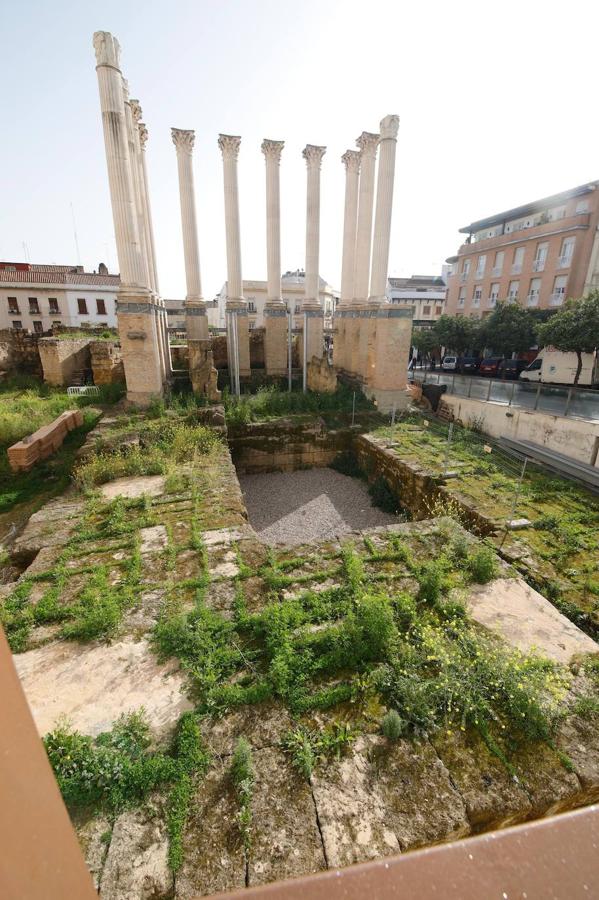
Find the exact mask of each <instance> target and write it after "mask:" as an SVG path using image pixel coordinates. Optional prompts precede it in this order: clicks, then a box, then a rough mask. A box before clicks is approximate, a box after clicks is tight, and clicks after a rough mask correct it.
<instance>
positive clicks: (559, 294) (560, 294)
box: [549, 291, 566, 306]
mask: <svg viewBox="0 0 599 900" xmlns="http://www.w3.org/2000/svg"><path fill="white" fill-rule="evenodd" d="M565 296H566V292H565V291H554V293H553V294H551V296H550V297H549V306H561V305H562V303H563V302H564V297H565Z"/></svg>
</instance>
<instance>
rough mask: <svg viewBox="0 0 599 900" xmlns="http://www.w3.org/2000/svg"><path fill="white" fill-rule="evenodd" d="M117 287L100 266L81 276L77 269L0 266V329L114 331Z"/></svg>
mask: <svg viewBox="0 0 599 900" xmlns="http://www.w3.org/2000/svg"><path fill="white" fill-rule="evenodd" d="M119 284H120V278H119V276H118V275H110V274H109V272H108V269H107V268H106V266H105V265H104V264H103V263H100V265H99V266H98V271H97V272H85V271H84V269H83V266H54V265H49V266H42V265H32V264H31V263H10V262H0V329H2V328H15V329H23V330H25V331H36V332H38V333H41V332H43V331H49V330H50V329H51V328H52V326H53V325H69V326H73V327H77V328H82V327H86V326H87V327H89V326H96V327H102V326H105V327H109V328H115V327H116V297H117V290H118V287H119Z"/></svg>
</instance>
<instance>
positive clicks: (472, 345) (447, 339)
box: [432, 315, 482, 355]
mask: <svg viewBox="0 0 599 900" xmlns="http://www.w3.org/2000/svg"><path fill="white" fill-rule="evenodd" d="M432 330H433V331H434V332H435V335H436V338H437V343H438V344H439V345H440V346H442V347H445V349H446V350H453V351H454V352H455V353H457V354H458V355H461V354H463V353H464V352H465V351H466V350H470V349H472V350H474V349H478V348H480V347H481V346H482V344H481V342H480V336H479V332H480V324H479V322H478V320H477V319H468V318H466V316H446V315H445V316H441V318H440V319H437V321H436V322H435V325H434V327H433V329H432Z"/></svg>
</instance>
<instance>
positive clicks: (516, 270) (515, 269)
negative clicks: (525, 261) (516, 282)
mask: <svg viewBox="0 0 599 900" xmlns="http://www.w3.org/2000/svg"><path fill="white" fill-rule="evenodd" d="M521 271H522V263H514V264H513V266H512V275H519V274H520V272H521Z"/></svg>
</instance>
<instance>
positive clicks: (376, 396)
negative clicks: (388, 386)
mask: <svg viewBox="0 0 599 900" xmlns="http://www.w3.org/2000/svg"><path fill="white" fill-rule="evenodd" d="M362 393H363V394H364V396H365V397H368V399H369V400H372V401H374V403H375V404H376V407H377V409H378V411H379V412H382V413H390V412H393V408H395V411H396V412H401V411H402V410H404V409H407V408H408V406H409V404H410V402H411V400H412V397H411V395H410V394H408V392H407V391H406V390H405V388H404V389H403V390H402V389H397V390H383V389H379V388H373V387H370V386H369V385H367V384H365V385H364V386H363V387H362Z"/></svg>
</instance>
